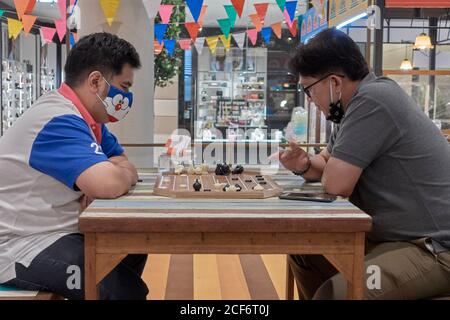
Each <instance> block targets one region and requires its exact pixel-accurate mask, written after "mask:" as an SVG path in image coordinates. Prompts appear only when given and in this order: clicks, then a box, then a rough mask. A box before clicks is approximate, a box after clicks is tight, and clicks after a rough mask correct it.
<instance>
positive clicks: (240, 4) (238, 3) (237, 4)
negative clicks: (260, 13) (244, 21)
mask: <svg viewBox="0 0 450 320" xmlns="http://www.w3.org/2000/svg"><path fill="white" fill-rule="evenodd" d="M231 3H232V4H233V6H234V8H235V9H236V12H237V14H238V16H239V18H240V17H242V12H243V11H244V4H245V0H231Z"/></svg>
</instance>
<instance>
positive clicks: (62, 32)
mask: <svg viewBox="0 0 450 320" xmlns="http://www.w3.org/2000/svg"><path fill="white" fill-rule="evenodd" d="M55 27H56V32H57V33H58V37H59V41H61V42H63V40H64V37H65V36H66V32H67V26H66V19H65V18H64V19H59V20H55Z"/></svg>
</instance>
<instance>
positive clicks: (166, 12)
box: [159, 4, 174, 23]
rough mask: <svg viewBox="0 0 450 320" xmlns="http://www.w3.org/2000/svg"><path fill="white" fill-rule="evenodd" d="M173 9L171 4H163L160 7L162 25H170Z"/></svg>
mask: <svg viewBox="0 0 450 320" xmlns="http://www.w3.org/2000/svg"><path fill="white" fill-rule="evenodd" d="M173 7H174V6H173V5H169V4H162V5H160V6H159V16H160V17H161V21H162V23H169V21H170V17H171V16H172V10H173Z"/></svg>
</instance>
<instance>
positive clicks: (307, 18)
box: [301, 1, 328, 43]
mask: <svg viewBox="0 0 450 320" xmlns="http://www.w3.org/2000/svg"><path fill="white" fill-rule="evenodd" d="M327 10H328V1H325V3H324V7H323V10H322V11H321V12H318V11H317V10H316V8H311V9H309V10H308V11H306V13H305V14H304V15H303V20H302V28H301V30H302V32H301V41H302V42H303V43H304V42H306V41H308V40H309V39H310V38H312V37H313V36H315V35H316V34H317V33H319V32H320V31H322V30H323V29H326V28H328V21H327V14H326V13H327Z"/></svg>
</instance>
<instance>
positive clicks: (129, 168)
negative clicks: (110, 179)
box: [109, 156, 139, 185]
mask: <svg viewBox="0 0 450 320" xmlns="http://www.w3.org/2000/svg"><path fill="white" fill-rule="evenodd" d="M109 161H110V162H112V163H113V164H115V165H116V166H118V167H120V168H122V169H124V170H125V172H126V173H127V175H128V176H129V177H130V180H131V185H135V184H136V183H137V182H138V179H139V177H138V173H137V170H136V168H135V166H134V165H133V164H132V163H131V162H129V161H128V158H127V157H126V156H118V157H112V158H110V159H109Z"/></svg>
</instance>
